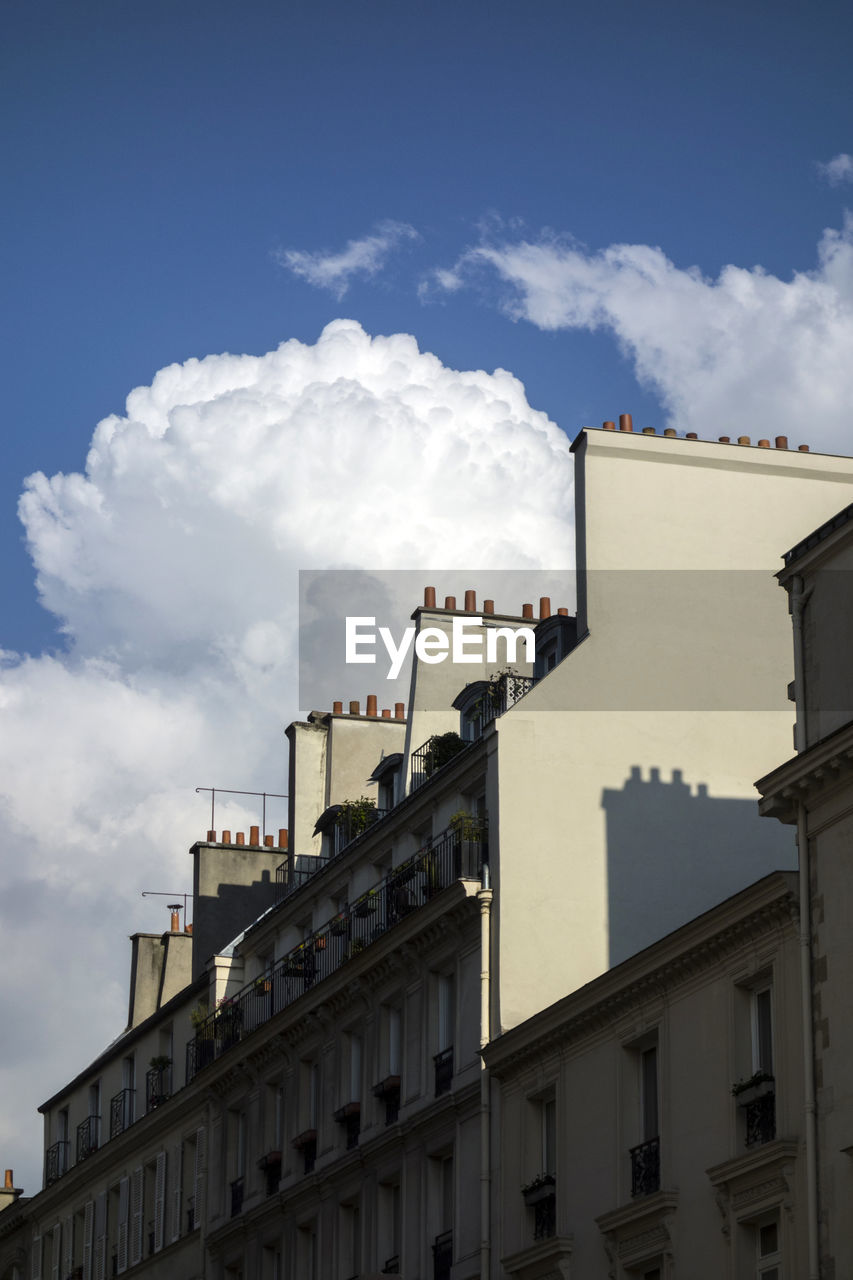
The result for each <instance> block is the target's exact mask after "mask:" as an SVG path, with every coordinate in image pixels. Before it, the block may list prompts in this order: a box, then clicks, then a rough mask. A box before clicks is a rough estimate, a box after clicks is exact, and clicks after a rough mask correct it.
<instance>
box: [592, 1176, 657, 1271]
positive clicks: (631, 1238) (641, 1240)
mask: <svg viewBox="0 0 853 1280" xmlns="http://www.w3.org/2000/svg"><path fill="white" fill-rule="evenodd" d="M677 1208H678V1193H677V1192H676V1191H656V1192H654V1194H653V1195H650V1196H640V1197H638V1198H637V1199H636V1200H632V1201H631V1202H630V1203H629V1204H624V1205H621V1206H620V1207H619V1208H618V1209H611V1211H610V1212H609V1213H603V1214H602V1215H601V1216H600V1217H598V1218H596V1220H595V1221H596V1225H597V1226H598V1229H599V1231H600V1232H601V1234H602V1235H603V1236H604V1240H605V1249H606V1250H607V1253H608V1255H609V1256H610V1257H611V1258H618V1259H619V1262H620V1263H621V1264H622V1265H623V1266H626V1267H630V1266H635V1265H638V1264H639V1265H641V1264H642V1263H644V1262H647V1261H648V1262H651V1261H653V1260H656V1259H658V1258H661V1257H665V1256H667V1255H668V1254H669V1253H670V1252H671V1250H672V1237H671V1235H670V1229H669V1228H670V1219H671V1218H672V1215H673V1214H674V1213H675V1210H676V1209H677Z"/></svg>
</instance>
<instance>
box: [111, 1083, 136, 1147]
mask: <svg viewBox="0 0 853 1280" xmlns="http://www.w3.org/2000/svg"><path fill="white" fill-rule="evenodd" d="M134 1094H135V1090H134V1089H122V1090H121V1092H120V1093H117V1094H116V1095H115V1096H114V1097H113V1098H111V1099H110V1137H111V1138H117V1137H118V1135H119V1134H120V1133H124V1131H125V1129H129V1128H130V1126H131V1125H132V1124H133V1099H134Z"/></svg>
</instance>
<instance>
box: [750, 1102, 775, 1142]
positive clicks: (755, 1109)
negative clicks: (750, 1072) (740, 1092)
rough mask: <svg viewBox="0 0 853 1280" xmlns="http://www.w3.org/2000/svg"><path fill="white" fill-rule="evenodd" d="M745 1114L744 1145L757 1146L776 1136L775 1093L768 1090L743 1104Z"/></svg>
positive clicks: (770, 1140)
mask: <svg viewBox="0 0 853 1280" xmlns="http://www.w3.org/2000/svg"><path fill="white" fill-rule="evenodd" d="M744 1112H745V1114H746V1145H747V1146H748V1147H755V1146H758V1145H759V1143H762V1142H772V1141H773V1139H774V1138H775V1137H776V1094H775V1093H774V1092H773V1091H772V1090H770V1091H768V1092H767V1093H764V1094H762V1095H761V1097H760V1098H753V1099H752V1101H750V1102H747V1103H746V1104H745V1105H744Z"/></svg>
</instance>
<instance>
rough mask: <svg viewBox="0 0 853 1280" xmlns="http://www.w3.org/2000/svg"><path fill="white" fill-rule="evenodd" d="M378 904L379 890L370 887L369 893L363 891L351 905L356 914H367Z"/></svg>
mask: <svg viewBox="0 0 853 1280" xmlns="http://www.w3.org/2000/svg"><path fill="white" fill-rule="evenodd" d="M378 906H379V890H378V889H371V890H370V892H369V893H363V894H362V895H361V897H360V898H358V899H357V900H356V902H355V905H354V906H353V913H354V914H355V915H357V916H369V915H371V914H372V912H374V911H375V910H376V908H377V907H378Z"/></svg>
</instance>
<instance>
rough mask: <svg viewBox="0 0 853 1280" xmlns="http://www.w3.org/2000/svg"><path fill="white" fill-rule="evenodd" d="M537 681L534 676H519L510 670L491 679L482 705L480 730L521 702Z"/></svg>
mask: <svg viewBox="0 0 853 1280" xmlns="http://www.w3.org/2000/svg"><path fill="white" fill-rule="evenodd" d="M535 683H536V681H535V680H534V678H533V676H517V675H513V674H512V673H510V672H505V673H504V674H503V675H502V676H500V677H499V678H498V679H497V680H490V681H489V682H488V689H487V690H486V692H485V694H484V695H483V701H482V706H481V707H480V731H481V732H482V730H483V729H485V727H486V725H487V724H491V723H492V721H493V720H497V718H498V717H499V716H502V715H503V714H504V712H505V711H509V709H510V707H514V706H515V704H516V702H520V701H521V699H522V698H523V697H524V695H525V694H526V693H529V692H530V690H531V689H532V688H533V686H534V684H535Z"/></svg>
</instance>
